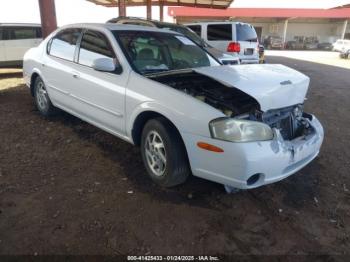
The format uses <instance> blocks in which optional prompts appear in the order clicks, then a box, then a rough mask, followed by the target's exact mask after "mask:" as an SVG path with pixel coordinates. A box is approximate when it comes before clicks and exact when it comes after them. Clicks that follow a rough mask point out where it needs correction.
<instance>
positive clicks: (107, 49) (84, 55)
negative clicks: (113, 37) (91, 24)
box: [79, 31, 116, 67]
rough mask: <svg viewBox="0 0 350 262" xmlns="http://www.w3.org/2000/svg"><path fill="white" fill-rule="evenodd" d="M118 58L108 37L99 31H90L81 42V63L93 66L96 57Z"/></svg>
mask: <svg viewBox="0 0 350 262" xmlns="http://www.w3.org/2000/svg"><path fill="white" fill-rule="evenodd" d="M98 58H111V59H114V58H116V56H115V54H114V52H113V49H112V47H111V45H110V44H109V41H108V39H107V38H106V37H105V36H104V35H103V34H102V33H99V32H94V31H88V32H86V33H85V34H84V35H83V39H82V41H81V44H80V52H79V64H82V65H85V66H89V67H92V64H93V62H94V60H95V59H98Z"/></svg>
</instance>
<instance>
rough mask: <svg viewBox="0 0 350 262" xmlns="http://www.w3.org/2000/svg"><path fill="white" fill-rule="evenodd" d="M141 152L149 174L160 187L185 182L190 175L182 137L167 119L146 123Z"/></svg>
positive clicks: (157, 119)
mask: <svg viewBox="0 0 350 262" xmlns="http://www.w3.org/2000/svg"><path fill="white" fill-rule="evenodd" d="M141 154H142V159H143V163H144V165H145V167H146V169H147V173H148V175H149V176H150V177H151V178H152V180H153V181H154V182H155V183H157V184H158V185H160V186H163V187H172V186H176V185H179V184H182V183H184V182H185V181H186V179H187V177H188V176H189V174H190V167H189V163H188V159H187V154H186V149H185V146H184V144H183V142H182V140H181V137H180V135H179V134H178V132H177V131H176V130H175V128H174V127H173V126H172V125H171V124H170V123H169V122H168V121H167V120H166V119H164V118H156V119H152V120H150V121H148V122H147V123H146V125H145V127H144V128H143V131H142V138H141Z"/></svg>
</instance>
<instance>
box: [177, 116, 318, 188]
mask: <svg viewBox="0 0 350 262" xmlns="http://www.w3.org/2000/svg"><path fill="white" fill-rule="evenodd" d="M309 124H310V126H311V127H312V129H313V131H312V132H311V134H309V135H307V136H302V137H299V138H296V139H294V140H292V141H285V140H284V139H283V138H282V136H281V134H280V133H279V131H278V130H276V129H274V132H275V135H274V139H273V140H270V141H260V142H249V143H231V142H225V141H220V140H217V139H212V138H207V137H201V136H198V135H194V134H189V133H182V136H183V139H184V142H185V145H186V149H187V153H188V156H189V160H190V164H191V169H192V173H193V174H194V175H195V176H198V177H201V178H204V179H208V180H211V181H214V182H217V183H221V184H224V185H229V186H232V187H236V188H241V189H249V188H255V187H259V186H262V185H266V184H270V183H274V182H277V181H280V180H282V179H284V178H286V177H288V176H290V175H292V174H294V173H296V172H297V171H299V170H300V169H302V168H303V167H304V166H306V165H307V164H308V163H310V162H311V161H312V160H313V159H314V158H315V157H316V156H317V155H318V153H319V151H320V148H321V145H322V142H323V137H324V131H323V127H322V125H321V124H320V122H319V121H318V120H317V118H316V117H314V116H312V118H311V120H309ZM199 141H204V142H206V143H209V144H212V145H215V146H217V147H219V148H222V149H223V150H224V152H223V153H214V152H211V151H206V150H203V149H201V148H199V147H197V146H196V145H197V143H198V142H199ZM253 175H258V179H257V180H254V183H250V181H251V180H250V181H249V178H251V177H252V176H253Z"/></svg>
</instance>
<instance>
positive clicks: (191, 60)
mask: <svg viewBox="0 0 350 262" xmlns="http://www.w3.org/2000/svg"><path fill="white" fill-rule="evenodd" d="M113 33H114V35H115V37H116V38H117V40H118V42H119V44H120V45H121V47H122V48H123V50H124V53H125V54H126V56H127V59H128V60H129V62H130V63H131V65H132V66H133V68H134V69H136V71H138V72H139V73H141V74H150V73H156V72H163V71H170V70H179V69H189V68H195V67H203V66H218V65H220V64H219V63H218V62H217V61H216V60H214V59H213V58H212V57H211V56H210V55H209V54H208V53H207V52H205V51H204V50H203V49H202V48H200V47H199V46H198V45H196V44H195V43H194V42H193V41H191V40H190V39H188V38H187V37H185V36H180V35H174V34H170V33H161V32H148V31H141V32H140V31H114V32H113Z"/></svg>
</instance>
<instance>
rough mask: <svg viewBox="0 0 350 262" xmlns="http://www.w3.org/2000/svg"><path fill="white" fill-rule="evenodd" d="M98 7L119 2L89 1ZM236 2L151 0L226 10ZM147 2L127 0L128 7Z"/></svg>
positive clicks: (115, 4) (218, 0)
mask: <svg viewBox="0 0 350 262" xmlns="http://www.w3.org/2000/svg"><path fill="white" fill-rule="evenodd" d="M87 1H89V2H92V3H95V4H97V5H103V6H107V7H116V6H118V0H87ZM233 1H234V0H151V3H152V5H159V4H160V3H161V4H162V5H164V6H189V7H205V8H216V9H225V8H228V7H229V6H230V5H231V3H232V2H233ZM146 3H147V0H125V4H126V6H145V5H146Z"/></svg>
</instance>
